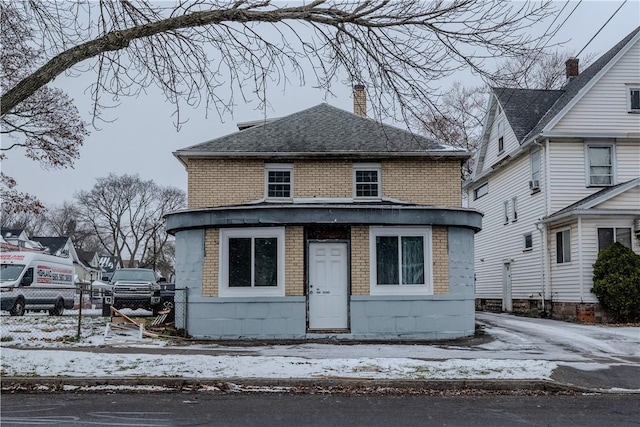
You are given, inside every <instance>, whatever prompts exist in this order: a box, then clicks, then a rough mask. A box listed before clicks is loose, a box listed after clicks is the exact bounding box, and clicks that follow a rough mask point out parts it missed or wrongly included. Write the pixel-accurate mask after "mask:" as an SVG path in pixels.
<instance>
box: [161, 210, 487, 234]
mask: <svg viewBox="0 0 640 427" xmlns="http://www.w3.org/2000/svg"><path fill="white" fill-rule="evenodd" d="M165 218H166V229H167V232H168V233H171V234H175V233H177V232H179V231H183V230H190V229H202V228H223V227H224V228H227V227H256V226H260V227H265V226H283V225H289V226H296V225H297V226H300V225H308V224H333V225H338V224H340V225H389V226H391V225H395V226H399V225H403V226H426V225H440V226H452V227H462V228H469V229H472V230H473V231H474V232H478V231H480V229H481V228H482V214H481V213H480V212H478V211H476V210H475V209H466V208H448V207H437V206H422V205H410V206H407V205H368V204H364V203H363V204H337V205H334V204H305V205H294V204H263V205H242V206H231V207H217V208H209V209H194V210H185V211H178V212H173V213H170V214H168V215H166V216H165Z"/></svg>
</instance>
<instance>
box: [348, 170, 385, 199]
mask: <svg viewBox="0 0 640 427" xmlns="http://www.w3.org/2000/svg"><path fill="white" fill-rule="evenodd" d="M353 181H354V198H359V199H380V197H381V196H380V195H381V191H380V186H381V185H380V165H379V164H356V165H354V166H353Z"/></svg>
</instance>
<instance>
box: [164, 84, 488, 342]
mask: <svg viewBox="0 0 640 427" xmlns="http://www.w3.org/2000/svg"><path fill="white" fill-rule="evenodd" d="M354 104H355V107H356V111H358V112H360V113H361V115H357V114H352V113H349V112H346V111H343V110H340V109H338V108H335V107H332V106H329V105H327V104H320V105H317V106H315V107H312V108H309V109H306V110H303V111H300V112H297V113H294V114H291V115H289V116H286V117H283V118H280V119H276V120H272V121H263V122H259V123H254V125H253V126H240V127H241V128H243V130H241V131H239V132H237V133H233V134H230V135H227V136H223V137H221V138H217V139H214V140H211V141H208V142H205V143H202V144H198V145H194V146H191V147H188V148H184V149H181V150H178V151H177V152H176V153H174V154H175V156H176V157H177V158H178V159H179V160H180V161H181V162H182V163H183V164H184V165H185V167H186V169H187V174H188V210H185V211H180V212H175V213H172V214H169V215H168V216H167V218H166V219H167V230H168V232H169V233H172V234H174V235H175V238H176V284H177V286H181V287H187V288H189V293H188V301H189V307H188V310H187V318H186V324H185V325H183V326H186V327H187V329H188V333H189V334H190V335H191V336H194V337H198V338H215V339H218V338H222V339H241V338H247V339H254V338H275V339H284V338H303V339H304V338H323V337H324V338H334V339H409V338H410V339H446V338H455V337H461V336H467V335H471V334H473V333H474V323H475V322H474V319H475V318H474V293H473V239H474V233H476V232H477V231H478V230H480V227H481V215H480V214H479V213H478V212H477V211H475V210H471V209H465V208H462V207H461V181H460V167H461V162H463V161H464V160H465V159H466V158H467V157H468V154H467V153H466V152H464V151H460V150H456V149H452V148H451V147H449V146H446V145H445V144H443V143H441V142H438V141H434V140H431V139H428V138H425V137H421V136H418V135H415V134H412V133H410V132H408V131H405V130H401V129H398V128H395V127H391V126H387V125H381V124H379V123H377V122H376V121H374V120H371V119H368V118H366V117H363V116H362V115H364V114H365V113H364V112H365V111H366V104H365V103H364V89H363V88H362V87H357V88H356V92H355V96H354Z"/></svg>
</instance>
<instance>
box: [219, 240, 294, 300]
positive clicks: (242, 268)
mask: <svg viewBox="0 0 640 427" xmlns="http://www.w3.org/2000/svg"><path fill="white" fill-rule="evenodd" d="M284 240H285V239H284V228H282V227H273V228H241V229H238V228H226V229H224V228H223V229H221V230H220V278H219V283H220V296H221V297H223V296H284V256H285V254H284Z"/></svg>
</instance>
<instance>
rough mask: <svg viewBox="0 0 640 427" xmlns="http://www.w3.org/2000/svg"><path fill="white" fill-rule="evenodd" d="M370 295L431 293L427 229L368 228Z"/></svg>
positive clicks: (429, 249) (428, 233)
mask: <svg viewBox="0 0 640 427" xmlns="http://www.w3.org/2000/svg"><path fill="white" fill-rule="evenodd" d="M370 255H371V294H372V295H376V294H377V295H380V294H387V295H388V294H405V295H406V294H414V295H417V294H421V295H425V294H432V293H433V286H432V276H431V268H430V266H431V264H432V262H431V228H429V227H371V229H370Z"/></svg>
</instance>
